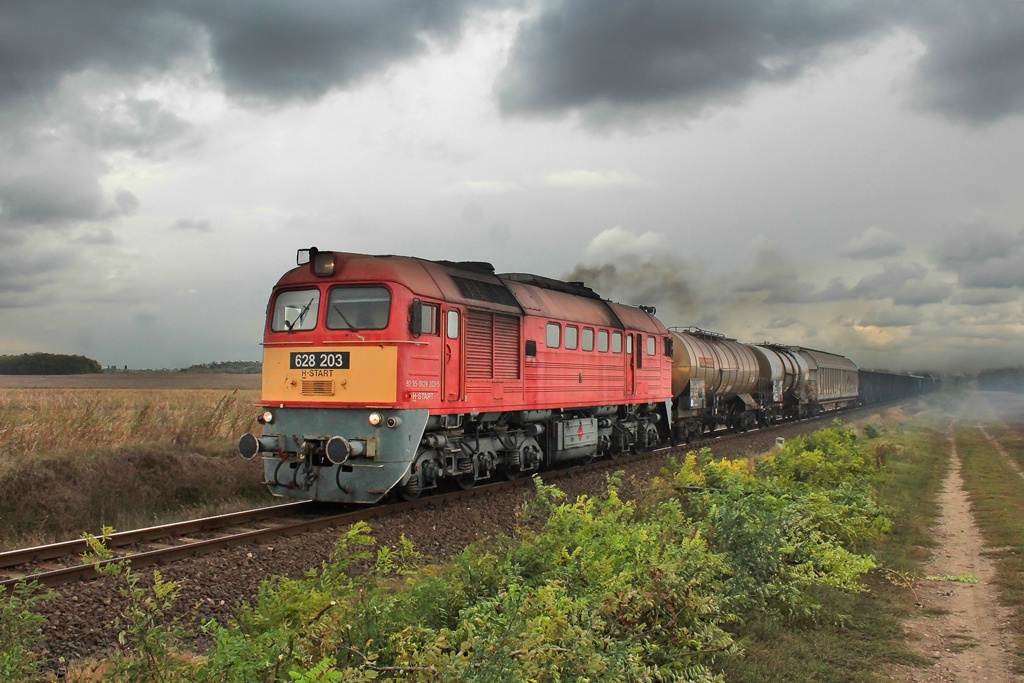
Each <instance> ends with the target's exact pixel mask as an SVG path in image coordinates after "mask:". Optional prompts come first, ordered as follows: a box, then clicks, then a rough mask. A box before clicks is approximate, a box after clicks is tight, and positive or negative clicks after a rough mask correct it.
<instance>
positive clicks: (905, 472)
mask: <svg viewBox="0 0 1024 683" xmlns="http://www.w3.org/2000/svg"><path fill="white" fill-rule="evenodd" d="M921 407H923V406H918V407H917V408H911V409H908V410H905V411H889V412H888V413H887V416H886V417H884V418H881V419H879V420H877V421H874V422H871V423H870V424H871V426H872V429H871V430H869V431H871V432H872V433H877V434H878V436H877V437H876V438H872V439H867V443H866V446H865V447H866V449H867V451H868V452H869V453H871V454H872V455H873V456H874V457H875V458H876V459H877V460H878V461H879V462H884V464H885V469H884V471H883V473H882V474H881V476H880V478H879V480H878V481H877V483H876V486H877V490H878V494H879V498H880V500H881V502H882V503H884V504H885V505H888V506H890V507H891V508H892V511H893V520H894V526H893V531H892V532H891V533H890V534H888V535H886V536H884V537H880V538H878V539H876V541H875V542H874V543H872V544H871V547H868V548H865V549H864V550H865V551H867V552H872V553H874V555H875V557H876V559H877V563H878V569H876V570H875V571H873V572H871V573H870V574H869V575H867V576H866V577H865V583H866V584H867V586H868V588H869V592H866V593H860V594H849V593H843V592H839V591H822V593H821V594H820V595H818V596H817V597H818V599H819V601H820V602H821V605H822V608H821V610H820V612H819V614H818V615H817V616H816V618H814V619H812V620H806V621H792V622H787V623H777V622H772V621H770V620H765V621H763V622H761V621H756V620H755V621H751V622H750V623H748V624H746V625H744V627H743V630H742V635H744V636H746V638H747V640H746V642H745V643H744V644H745V646H746V655H745V656H744V657H742V658H739V659H734V660H730V661H728V662H726V663H725V665H724V667H723V672H724V673H725V674H726V680H728V681H730V682H732V683H737V682H739V683H760V682H763V681H777V682H788V681H791V682H793V683H797V682H802V681H819V682H833V683H849V682H851V681H864V682H867V681H878V680H884V675H883V674H881V673H880V672H882V671H884V670H885V667H886V666H888V665H891V664H907V665H910V666H919V667H923V666H927V665H928V664H930V661H928V660H926V659H924V658H923V657H921V656H919V655H917V654H916V653H914V652H913V651H911V650H910V649H909V647H908V646H907V644H906V642H905V639H904V636H903V630H902V626H901V621H902V620H903V619H904V618H906V617H908V616H909V615H911V614H913V613H914V612H915V610H916V609H917V607H916V606H915V595H914V593H913V591H912V590H911V589H910V588H909V585H910V583H909V581H910V578H911V577H913V576H915V575H919V573H920V567H921V565H922V563H923V561H924V560H925V559H926V558H927V556H928V553H929V549H930V547H931V546H932V545H933V541H932V539H931V536H930V534H929V528H930V527H931V526H932V525H933V524H934V522H935V520H936V518H937V515H938V507H937V503H936V500H937V496H938V492H939V491H940V490H941V487H942V480H943V478H944V476H945V473H946V468H947V466H948V462H947V455H948V443H947V441H946V436H945V434H943V433H942V432H941V430H940V429H939V427H938V421H937V420H936V417H937V416H936V413H934V412H933V409H932V408H929V409H928V410H924V411H921V410H920V408H921ZM865 426H866V425H865ZM859 431H861V433H862V434H863V432H864V431H865V430H864V428H863V426H862V428H861V429H860V430H859Z"/></svg>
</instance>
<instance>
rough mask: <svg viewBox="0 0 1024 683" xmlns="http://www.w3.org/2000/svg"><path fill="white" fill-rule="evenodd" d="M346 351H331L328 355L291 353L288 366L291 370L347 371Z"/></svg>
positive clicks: (347, 354) (310, 352)
mask: <svg viewBox="0 0 1024 683" xmlns="http://www.w3.org/2000/svg"><path fill="white" fill-rule="evenodd" d="M348 356H349V352H348V351H331V352H328V353H324V352H315V351H306V352H302V353H293V354H292V355H291V359H290V360H291V362H290V363H289V366H290V367H291V368H292V369H293V370H299V369H302V370H313V369H320V368H325V369H329V370H348Z"/></svg>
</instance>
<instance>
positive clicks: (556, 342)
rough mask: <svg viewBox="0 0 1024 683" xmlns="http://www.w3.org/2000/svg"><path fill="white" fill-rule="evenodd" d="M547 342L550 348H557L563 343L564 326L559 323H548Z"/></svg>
mask: <svg viewBox="0 0 1024 683" xmlns="http://www.w3.org/2000/svg"><path fill="white" fill-rule="evenodd" d="M544 338H545V342H546V343H547V346H548V348H549V349H557V348H558V347H559V346H561V345H562V327H561V325H559V324H558V323H548V326H547V330H546V332H545V337H544Z"/></svg>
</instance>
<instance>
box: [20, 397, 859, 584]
mask: <svg viewBox="0 0 1024 683" xmlns="http://www.w3.org/2000/svg"><path fill="white" fill-rule="evenodd" d="M878 407H879V406H878V405H875V406H870V407H865V408H856V409H853V410H850V411H845V412H844V413H843V414H842V415H843V417H854V416H856V415H857V414H858V413H859V412H860V411H862V410H863V411H867V410H877V409H878ZM834 417H837V416H836V415H835V414H834V413H828V414H825V415H822V416H819V417H816V418H812V420H810V421H826V420H829V421H830V420H832V419H833V418H834ZM792 424H794V423H780V424H779V425H775V426H773V427H771V428H769V429H768V430H757V431H754V432H743V433H726V434H721V435H717V436H714V437H709V438H705V439H702V440H700V441H698V442H696V443H691V444H685V445H681V446H675V447H664V448H660V449H656V450H653V451H649V452H646V453H640V454H629V455H623V456H621V457H618V458H615V459H603V460H598V461H596V462H592V463H588V464H583V465H576V466H574V467H569V468H565V469H557V470H547V471H545V472H544V473H543V477H544V480H545V481H556V480H560V479H565V478H569V477H573V476H578V475H581V474H584V473H587V472H591V471H595V470H607V469H614V468H616V467H619V466H621V465H622V464H624V463H626V462H629V461H631V460H635V459H638V458H649V457H653V456H664V455H666V454H667V453H669V452H670V451H673V450H676V451H680V452H685V451H688V450H692V449H693V448H701V447H704V446H714V445H715V444H716V443H722V442H724V441H729V440H732V439H737V438H742V437H744V436H746V435H749V434H756V433H763V432H765V431H772V430H775V429H778V428H781V427H785V426H787V425H792ZM531 481H532V480H531V478H530V477H523V478H519V479H514V480H511V481H499V482H496V483H493V484H488V485H485V486H477V487H475V488H472V489H468V490H456V491H452V492H449V493H442V494H438V495H432V496H428V497H425V498H421V499H419V500H415V501H409V502H399V503H393V504H389V505H380V506H375V507H367V508H357V509H355V510H351V509H349V510H346V511H344V512H337V508H333V509H331V511H330V512H328V513H325V512H324V507H323V506H322V505H319V504H317V503H313V502H310V501H298V502H293V503H284V504H281V505H274V506H269V507H263V508H256V509H252V510H245V511H242V512H235V513H229V514H225V515H217V516H213V517H204V518H201V519H196V520H190V521H186V522H177V523H173V524H165V525H161V526H154V527H148V528H145V529H137V530H133V531H124V532H119V533H116V534H112V535H110V536H108V537H107V539H106V545H107V547H108V548H109V549H110V550H112V551H113V553H114V556H113V557H111V558H110V559H105V560H102V561H99V562H95V563H91V562H86V561H84V559H83V556H84V554H85V553H86V552H87V551H88V550H89V548H88V545H87V544H86V542H85V541H84V540H82V539H79V540H74V541H64V542H60V543H53V544H49V545H42V546H36V547H33V548H24V549H19V550H12V551H7V552H3V553H0V586H13V585H15V584H17V583H21V582H33V581H34V582H37V583H39V584H41V585H43V586H48V587H54V586H59V585H63V584H67V583H73V582H76V581H87V580H90V579H94V578H96V577H98V576H99V574H98V572H97V568H99V567H102V566H104V565H107V564H110V563H114V562H119V561H122V560H126V559H127V560H130V562H131V565H132V567H133V568H142V567H150V566H156V565H164V564H169V563H172V562H176V561H180V560H182V559H187V558H192V557H198V556H201V555H206V554H210V553H213V552H217V551H219V550H222V549H225V548H230V547H235V546H240V545H248V544H260V543H264V542H265V541H267V540H269V539H272V538H277V537H281V536H294V535H298V534H303V533H308V532H311V531H317V530H320V529H325V528H328V527H340V526H348V525H350V524H353V523H355V522H357V521H363V520H369V519H380V518H383V517H387V516H390V515H393V514H396V513H399V512H404V511H406V510H415V509H418V508H423V507H440V506H444V505H448V504H450V503H452V502H454V501H461V500H468V499H472V498H477V497H480V496H485V495H489V494H491V493H495V492H497V491H500V490H504V489H508V488H515V487H519V486H526V485H531Z"/></svg>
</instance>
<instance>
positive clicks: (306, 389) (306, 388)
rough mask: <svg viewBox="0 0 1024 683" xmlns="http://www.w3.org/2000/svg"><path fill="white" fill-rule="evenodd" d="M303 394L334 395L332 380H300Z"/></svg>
mask: <svg viewBox="0 0 1024 683" xmlns="http://www.w3.org/2000/svg"><path fill="white" fill-rule="evenodd" d="M302 395H303V396H334V381H333V380H329V379H328V380H323V379H304V380H302Z"/></svg>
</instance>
